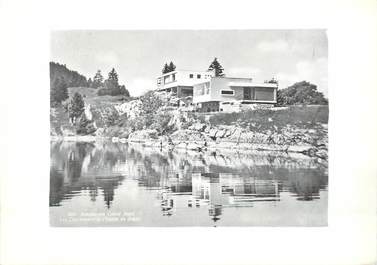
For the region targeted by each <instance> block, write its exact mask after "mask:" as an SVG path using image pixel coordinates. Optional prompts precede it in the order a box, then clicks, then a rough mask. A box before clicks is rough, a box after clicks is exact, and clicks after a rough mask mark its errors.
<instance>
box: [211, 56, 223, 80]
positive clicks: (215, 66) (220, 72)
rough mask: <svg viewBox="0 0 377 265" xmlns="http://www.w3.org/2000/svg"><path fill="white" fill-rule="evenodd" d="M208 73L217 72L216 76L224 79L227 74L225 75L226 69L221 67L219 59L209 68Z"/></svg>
mask: <svg viewBox="0 0 377 265" xmlns="http://www.w3.org/2000/svg"><path fill="white" fill-rule="evenodd" d="M208 71H215V76H220V77H223V76H225V74H224V73H223V71H224V68H223V67H222V66H221V64H220V63H219V62H218V61H217V58H216V57H215V59H214V60H213V62H212V63H211V65H210V66H209V67H208Z"/></svg>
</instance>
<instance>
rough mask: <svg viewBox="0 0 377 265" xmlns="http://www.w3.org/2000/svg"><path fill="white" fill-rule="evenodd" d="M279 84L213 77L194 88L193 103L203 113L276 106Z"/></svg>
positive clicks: (248, 79) (247, 79)
mask: <svg viewBox="0 0 377 265" xmlns="http://www.w3.org/2000/svg"><path fill="white" fill-rule="evenodd" d="M277 88H278V85H277V83H255V82H253V80H252V79H251V78H232V77H211V78H210V79H209V80H208V81H207V80H206V81H204V82H202V83H198V84H195V85H194V88H193V103H194V104H196V105H197V107H198V110H199V111H201V112H213V111H237V110H241V109H242V108H250V107H252V106H255V105H256V104H268V105H273V104H276V102H277V101H276V100H277Z"/></svg>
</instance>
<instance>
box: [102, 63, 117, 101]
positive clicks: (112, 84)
mask: <svg viewBox="0 0 377 265" xmlns="http://www.w3.org/2000/svg"><path fill="white" fill-rule="evenodd" d="M105 89H106V90H107V91H108V93H109V94H110V95H113V96H115V95H119V94H120V87H119V83H118V74H117V72H116V71H115V69H114V68H113V69H111V71H110V72H109V74H108V78H107V79H106V80H105Z"/></svg>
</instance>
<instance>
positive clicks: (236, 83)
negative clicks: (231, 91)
mask: <svg viewBox="0 0 377 265" xmlns="http://www.w3.org/2000/svg"><path fill="white" fill-rule="evenodd" d="M228 85H229V86H235V87H238V86H242V87H273V88H277V87H278V84H274V83H254V82H229V83H228Z"/></svg>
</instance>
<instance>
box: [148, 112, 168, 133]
mask: <svg viewBox="0 0 377 265" xmlns="http://www.w3.org/2000/svg"><path fill="white" fill-rule="evenodd" d="M172 118H173V115H171V114H169V113H167V112H163V113H158V114H155V115H153V117H152V122H151V125H150V129H155V130H156V131H157V132H158V133H159V134H160V135H162V134H165V133H167V132H170V131H171V130H172V129H173V127H174V126H168V125H169V122H170V120H171V119H172Z"/></svg>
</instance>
